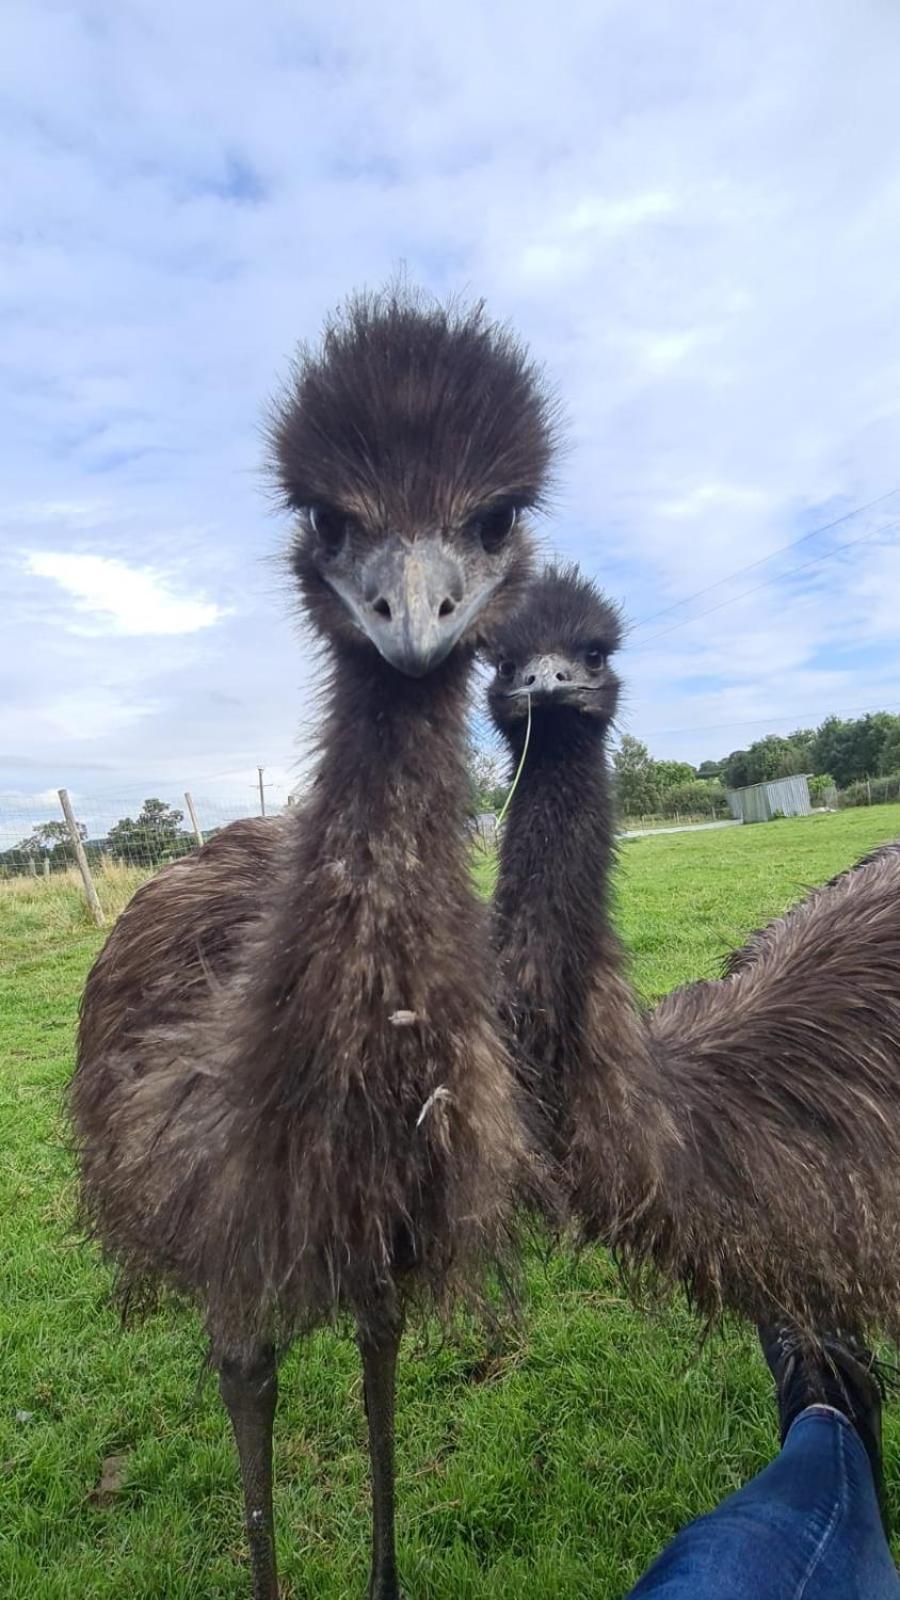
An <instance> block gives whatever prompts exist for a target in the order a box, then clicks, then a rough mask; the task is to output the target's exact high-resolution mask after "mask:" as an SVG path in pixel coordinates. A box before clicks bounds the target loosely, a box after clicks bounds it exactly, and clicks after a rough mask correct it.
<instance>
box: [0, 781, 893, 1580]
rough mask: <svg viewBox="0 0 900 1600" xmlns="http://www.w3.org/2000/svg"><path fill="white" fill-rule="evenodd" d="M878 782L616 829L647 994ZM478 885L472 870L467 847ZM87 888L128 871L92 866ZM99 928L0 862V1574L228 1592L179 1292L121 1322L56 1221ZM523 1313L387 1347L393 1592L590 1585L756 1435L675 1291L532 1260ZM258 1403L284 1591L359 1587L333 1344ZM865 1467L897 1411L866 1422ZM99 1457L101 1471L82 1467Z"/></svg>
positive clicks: (751, 1415) (742, 1386) (769, 896)
mask: <svg viewBox="0 0 900 1600" xmlns="http://www.w3.org/2000/svg"><path fill="white" fill-rule="evenodd" d="M898 835H900V807H887V806H880V807H874V808H872V809H871V810H859V811H849V812H844V813H841V814H838V815H836V816H823V817H814V818H811V819H806V820H803V821H798V822H776V823H770V824H767V825H765V826H760V827H757V828H746V829H734V830H733V831H731V830H729V831H723V832H716V833H698V834H693V835H692V834H681V835H668V836H661V837H659V838H655V839H654V838H651V839H642V840H638V841H632V842H630V843H628V844H627V845H624V846H623V848H622V853H621V860H620V869H619V886H620V887H619V896H618V900H619V905H618V911H619V917H620V922H621V926H622V931H623V933H624V935H625V938H626V939H627V941H628V943H629V945H630V948H631V949H632V950H633V952H634V957H635V960H634V974H635V978H636V981H637V983H638V985H639V987H640V989H641V992H642V993H643V994H644V995H646V996H647V997H652V996H654V995H657V994H660V993H662V992H663V991H664V990H666V989H667V988H669V987H671V986H672V985H673V984H675V983H677V982H680V981H682V980H684V979H687V978H691V977H695V976H706V975H711V974H712V973H714V972H715V970H716V967H717V963H718V960H719V958H720V956H721V954H722V953H723V952H724V951H725V950H726V949H727V948H728V947H729V946H730V945H733V944H734V943H735V942H736V941H738V940H739V939H741V937H742V936H743V935H744V934H745V933H746V932H747V931H748V930H749V929H750V928H751V927H753V926H754V925H756V924H758V923H759V922H760V921H763V920H765V919H766V918H768V917H770V916H771V915H773V914H775V913H777V912H779V911H781V910H783V909H784V908H785V907H786V906H787V905H789V904H790V903H791V901H793V900H794V899H796V898H797V897H798V896H799V895H800V894H801V893H802V892H803V889H804V888H805V887H806V886H807V885H809V884H813V883H817V882H821V881H822V879H824V878H826V877H827V876H829V875H830V874H831V873H832V872H834V871H837V870H838V869H840V868H841V867H843V866H845V865H847V864H848V863H849V862H851V861H852V860H853V859H854V858H855V857H856V856H858V855H860V854H861V853H863V852H864V851H865V850H866V849H868V848H870V847H871V846H872V845H873V844H875V843H878V842H880V841H882V840H884V839H886V838H888V837H893V836H898ZM479 872H480V876H481V878H482V881H485V882H486V881H487V880H488V879H489V876H490V871H489V865H488V864H487V863H484V862H482V863H481V865H480V868H479ZM99 887H100V892H101V897H102V898H104V901H105V904H106V906H107V909H108V910H109V911H110V912H114V911H115V909H116V908H117V907H118V906H119V905H121V903H122V901H123V898H124V896H125V895H126V893H127V892H129V890H130V888H131V887H132V885H131V884H130V883H129V882H127V881H123V880H122V878H121V877H112V878H110V879H109V881H106V882H101V884H100V886H99ZM101 937H102V936H101V935H100V934H98V933H97V932H96V930H93V929H92V928H91V927H90V926H89V924H88V922H87V919H86V915H85V912H84V909H83V906H82V903H81V900H80V897H79V892H78V889H77V886H76V885H74V884H71V885H69V884H67V885H63V886H60V885H59V884H57V883H54V882H52V881H51V884H50V885H49V886H48V885H45V883H44V882H43V881H42V880H39V879H38V880H34V879H32V880H20V881H19V882H17V883H14V884H7V885H0V1219H2V1221H0V1595H3V1596H4V1597H9V1600H25V1597H26V1596H27V1597H28V1600H82V1597H86V1600H113V1597H116V1600H120V1597H122V1596H123V1595H125V1596H128V1597H129V1600H151V1597H152V1600H187V1597H189V1596H190V1597H192V1600H194V1597H206V1596H241V1597H245V1596H246V1593H247V1573H246V1567H245V1564H244V1550H243V1540H242V1534H241V1509H240V1499H239V1494H238V1486H237V1475H236V1469H235V1463H234V1460H233V1456H232V1449H231V1442H230V1437H229V1434H228V1431H227V1424H226V1419H225V1416H224V1413H223V1411H222V1410H221V1408H220V1406H219V1402H218V1399H217V1397H216V1394H215V1390H214V1386H213V1385H212V1384H211V1383H207V1384H205V1385H203V1384H201V1383H200V1381H199V1380H200V1377H201V1371H202V1363H203V1353H204V1352H203V1346H202V1342H201V1339H200V1335H199V1332H198V1328H197V1325H196V1323H195V1321H194V1320H193V1319H192V1317H191V1316H190V1315H188V1314H186V1313H179V1312H176V1311H172V1310H169V1311H166V1312H161V1313H159V1314H157V1315H155V1316H154V1317H152V1318H151V1319H150V1320H149V1321H147V1322H146V1323H145V1324H144V1325H143V1326H142V1327H140V1328H139V1329H137V1330H136V1331H133V1332H128V1333H122V1332H121V1331H120V1329H119V1327H118V1324H117V1321H116V1318H115V1316H114V1314H113V1312H112V1310H111V1309H110V1307H109V1305H108V1300H107V1296H108V1280H107V1276H106V1273H105V1271H104V1270H103V1268H102V1267H101V1266H100V1265H99V1264H98V1262H97V1260H96V1258H95V1255H94V1254H93V1252H92V1251H91V1249H89V1248H85V1247H83V1246H81V1245H80V1244H79V1243H78V1242H77V1241H75V1240H74V1239H73V1238H72V1236H71V1234H70V1232H69V1224H70V1218H71V1206H72V1171H71V1166H70V1162H69V1160H68V1157H67V1155H66V1153H65V1149H64V1143H63V1129H62V1123H61V1118H60V1100H61V1091H62V1089H63V1086H64V1084H65V1083H66V1081H67V1079H68V1076H69V1074H70V1072H71V1068H72V1045H73V1030H74V1025H75V1015H76V1006H77V1002H78V995H79V991H80V988H81V985H82V983H83V980H84V975H85V972H86V970H87V967H88V965H89V962H90V960H91V958H92V956H93V954H94V952H95V951H96V950H97V949H98V947H99V944H100V942H101ZM529 1276H530V1284H531V1297H530V1303H529V1306H528V1315H527V1321H526V1323H525V1325H524V1327H523V1328H522V1329H520V1330H518V1331H511V1332H509V1333H508V1334H507V1335H506V1336H505V1337H503V1338H502V1339H500V1340H496V1339H495V1340H494V1342H493V1343H492V1344H491V1345H490V1347H488V1346H487V1345H486V1342H485V1339H484V1338H483V1336H482V1335H481V1334H480V1333H479V1332H478V1331H477V1330H476V1329H467V1330H464V1331H463V1332H461V1333H459V1334H458V1335H454V1337H452V1338H451V1339H449V1340H447V1341H446V1342H445V1343H443V1344H442V1345H439V1344H438V1342H437V1340H436V1339H434V1340H433V1341H432V1344H431V1347H430V1348H425V1347H423V1346H422V1345H421V1344H417V1343H416V1341H415V1340H414V1339H411V1340H409V1341H408V1343H407V1346H406V1359H405V1361H404V1362H403V1365H402V1372H401V1377H400V1391H399V1415H398V1457H399V1462H398V1464H399V1500H400V1512H399V1539H400V1556H401V1566H402V1571H403V1577H404V1582H405V1586H406V1589H407V1592H408V1594H409V1596H410V1600H469V1597H472V1600H474V1597H475V1596H484V1597H486V1600H522V1597H524V1596H529V1597H534V1600H543V1597H544V1596H546V1597H547V1600H550V1597H551V1596H552V1597H554V1600H575V1597H578V1600H588V1597H590V1600H608V1597H609V1600H612V1597H616V1596H620V1595H622V1594H623V1593H624V1592H625V1591H626V1590H627V1588H628V1587H629V1584H630V1583H631V1582H633V1581H634V1579H635V1578H636V1577H637V1576H638V1574H639V1573H640V1572H641V1571H642V1569H643V1568H644V1567H645V1566H646V1565H647V1563H648V1562H649V1561H650V1560H651V1558H652V1557H653V1555H654V1554H655V1553H656V1552H657V1551H658V1550H659V1548H660V1546H661V1545H662V1544H663V1543H664V1542H665V1541H666V1540H667V1539H668V1538H669V1537H670V1536H671V1534H672V1533H674V1531H675V1530H676V1529H677V1528H678V1527H679V1526H680V1525H681V1524H682V1523H683V1522H684V1521H685V1520H686V1519H687V1518H689V1517H691V1516H693V1515H695V1514H697V1513H698V1512H701V1511H703V1510H706V1509H708V1508H709V1507H711V1506H712V1505H713V1504H715V1502H716V1501H717V1500H718V1499H719V1498H721V1496H722V1495H724V1494H726V1493H727V1492H728V1491H730V1490H731V1489H733V1488H735V1487H736V1486H737V1485H738V1484H739V1483H741V1482H742V1481H743V1480H744V1479H745V1478H746V1477H747V1476H748V1475H749V1474H751V1473H753V1472H754V1471H756V1470H757V1469H758V1468H759V1467H760V1466H761V1465H762V1463H763V1462H764V1461H765V1460H766V1459H767V1458H768V1457H769V1456H770V1455H771V1454H772V1452H773V1450H774V1447H775V1426H774V1410H773V1406H772V1402H771V1396H770V1385H769V1381H768V1377H767V1375H766V1373H765V1371H764V1369H763V1367H762V1363H761V1360H760V1359H759V1357H758V1355H757V1354H756V1351H755V1348H754V1343H753V1340H752V1338H751V1337H750V1336H749V1335H748V1334H747V1333H746V1332H743V1331H740V1330H729V1331H728V1332H727V1333H725V1334H722V1335H718V1336H716V1337H715V1338H714V1339H713V1340H711V1341H710V1343H709V1344H708V1345H707V1346H706V1348H705V1349H704V1350H703V1351H702V1352H701V1353H699V1354H698V1352H697V1348H696V1330H695V1328H694V1325H693V1324H692V1323H691V1321H690V1320H689V1318H688V1316H687V1315H686V1313H685V1312H684V1311H683V1310H682V1309H681V1308H680V1307H674V1308H673V1309H672V1310H671V1311H669V1312H667V1313H666V1315H665V1316H664V1317H661V1318H655V1319H653V1318H650V1317H648V1316H644V1315H642V1314H639V1313H638V1312H636V1311H634V1310H632V1309H631V1308H630V1307H629V1305H628V1304H627V1303H626V1302H625V1300H624V1299H623V1297H622V1295H621V1292H620V1289H619V1285H618V1283H617V1281H616V1278H615V1276H614V1275H613V1273H612V1271H611V1270H610V1267H609V1265H608V1263H607V1262H606V1261H605V1259H604V1258H603V1257H602V1256H600V1255H596V1254H595V1255H589V1256H586V1257H585V1258H583V1259H582V1260H581V1261H580V1262H578V1263H572V1262H571V1261H567V1260H562V1259H559V1258H553V1259H551V1260H550V1261H549V1262H547V1263H541V1262H538V1261H535V1262H534V1263H533V1264H532V1267H531V1269H530V1274H529ZM281 1393H282V1401H281V1406H280V1410H279V1417H278V1422H277V1438H276V1449H277V1468H276V1470H277V1504H278V1528H279V1544H280V1558H281V1565H282V1571H283V1576H284V1593H285V1596H292V1597H293V1600H300V1597H301V1596H308V1597H315V1600H347V1597H348V1596H354V1595H359V1596H361V1595H362V1593H363V1588H364V1578H365V1572H366V1563H367V1539H368V1531H369V1521H368V1507H367V1500H366V1476H365V1469H364V1454H363V1447H364V1437H365V1435H364V1423H363V1415H362V1407H361V1400H360V1382H359V1373H358V1370H357V1361H356V1357H355V1352H354V1349H353V1348H352V1346H351V1345H350V1344H349V1343H347V1342H346V1341H340V1340H338V1339H336V1338H334V1337H333V1336H329V1335H322V1336H320V1337H317V1338H316V1339H315V1340H314V1341H313V1342H311V1343H310V1344H307V1345H306V1346H304V1347H303V1348H302V1349H299V1350H295V1351H294V1352H293V1353H292V1354H291V1356H290V1357H289V1358H288V1359H287V1361H286V1362H285V1365H284V1368H283V1372H282V1379H281ZM886 1433H887V1453H888V1472H889V1491H890V1490H891V1489H892V1490H893V1499H894V1503H895V1504H896V1503H897V1502H898V1501H900V1429H898V1428H897V1426H896V1424H895V1421H894V1419H893V1417H892V1416H891V1414H890V1411H889V1413H888V1417H887V1426H886ZM112 1455H116V1456H118V1457H120V1458H122V1459H121V1460H120V1462H119V1470H118V1472H117V1473H115V1474H114V1476H115V1477H117V1478H118V1479H119V1480H120V1481H119V1482H118V1484H117V1485H116V1486H115V1487H113V1488H111V1489H110V1490H109V1492H108V1493H106V1494H101V1495H98V1493H97V1487H98V1483H99V1479H100V1476H101V1469H102V1464H103V1462H104V1460H105V1459H107V1458H108V1457H110V1456H112Z"/></svg>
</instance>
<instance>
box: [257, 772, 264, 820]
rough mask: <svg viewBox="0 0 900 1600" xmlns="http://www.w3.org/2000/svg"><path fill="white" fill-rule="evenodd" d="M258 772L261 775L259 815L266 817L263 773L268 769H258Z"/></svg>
mask: <svg viewBox="0 0 900 1600" xmlns="http://www.w3.org/2000/svg"><path fill="white" fill-rule="evenodd" d="M256 770H257V772H258V773H259V814H260V816H261V817H264V816H265V814H266V786H265V784H264V783H263V773H264V772H265V770H266V769H265V767H257V769H256Z"/></svg>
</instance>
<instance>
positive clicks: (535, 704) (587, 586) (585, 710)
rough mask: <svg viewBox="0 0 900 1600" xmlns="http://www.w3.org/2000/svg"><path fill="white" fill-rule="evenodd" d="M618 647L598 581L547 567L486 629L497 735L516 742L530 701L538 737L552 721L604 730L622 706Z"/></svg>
mask: <svg viewBox="0 0 900 1600" xmlns="http://www.w3.org/2000/svg"><path fill="white" fill-rule="evenodd" d="M621 642H622V618H621V615H620V612H619V610H618V607H617V606H616V605H615V604H614V603H613V602H612V601H611V600H609V599H608V598H607V596H606V595H605V594H603V593H602V591H601V590H600V589H598V588H597V586H596V585H595V584H593V583H591V582H590V580H589V579H587V578H584V577H582V575H581V573H580V572H579V570H578V568H577V567H576V566H574V565H573V566H568V567H556V566H550V567H547V568H545V570H544V572H543V573H542V574H541V575H540V576H539V577H537V578H535V579H534V580H533V582H531V583H530V584H529V585H528V587H527V589H526V591H525V595H524V599H523V602H522V604H521V605H520V606H519V608H518V610H516V611H515V612H514V613H513V614H512V615H511V616H510V617H508V618H506V619H505V620H504V621H502V622H500V623H499V624H498V625H497V626H496V627H495V628H494V629H493V630H492V631H491V635H490V639H489V657H488V658H489V660H490V662H491V663H492V665H493V667H494V677H493V679H492V681H491V683H490V686H489V688H488V706H489V709H490V713H491V717H492V719H493V722H494V726H495V727H496V728H497V730H498V732H500V733H501V734H502V735H503V737H504V738H505V739H506V740H507V742H508V743H510V744H511V745H513V747H516V746H517V745H520V744H521V742H522V740H523V739H524V737H525V726H526V720H527V716H528V707H529V702H530V705H531V715H532V723H533V728H534V731H535V732H536V733H537V734H538V735H540V732H541V730H542V728H544V727H545V725H547V724H549V723H551V722H552V724H553V727H554V729H555V730H557V731H560V730H564V729H566V728H569V729H571V731H572V732H573V733H577V732H578V731H579V730H584V729H585V727H586V726H591V727H593V728H594V729H595V730H596V731H599V732H605V731H606V729H607V728H608V726H609V724H610V722H611V721H612V719H613V717H614V716H615V714H616V707H617V705H618V701H619V679H618V677H617V676H616V673H615V672H614V671H613V669H612V667H611V666H610V657H611V656H612V655H613V654H614V652H615V651H616V650H618V648H619V646H620V644H621Z"/></svg>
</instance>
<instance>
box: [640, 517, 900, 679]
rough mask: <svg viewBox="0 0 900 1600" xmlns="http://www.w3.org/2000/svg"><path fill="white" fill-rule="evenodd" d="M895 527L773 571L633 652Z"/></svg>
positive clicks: (664, 630) (655, 635)
mask: <svg viewBox="0 0 900 1600" xmlns="http://www.w3.org/2000/svg"><path fill="white" fill-rule="evenodd" d="M897 528H900V522H893V523H889V524H888V526H887V527H886V528H873V529H872V531H871V532H870V533H863V534H860V536H859V538H858V539H848V540H846V542H845V543H844V544H838V545H835V546H834V548H833V549H832V550H823V551H822V553H821V554H820V555H818V556H813V558H812V560H811V561H801V563H800V565H799V566H798V567H788V569H787V571H786V572H774V573H773V574H772V576H771V577H770V578H763V581H762V583H755V584H754V585H753V587H752V588H751V589H742V590H741V592H740V594H733V595H730V596H729V597H728V599H727V600H720V601H719V603H718V605H714V606H707V608H706V610H705V611H697V612H695V614H694V615H693V616H692V617H683V618H682V620H681V621H680V622H673V623H672V626H671V627H670V628H660V630H659V633H651V635H650V637H649V639H642V640H641V641H640V643H639V644H638V645H637V648H636V651H635V653H636V654H638V653H640V651H641V650H645V649H646V647H647V645H649V644H653V643H655V641H656V640H657V639H664V638H666V636H667V635H668V634H670V633H677V631H678V629H679V628H688V627H690V625H691V623H693V622H699V621H700V620H701V618H702V617H711V616H712V614H713V612H714V611H723V610H724V609H725V607H726V606H733V605H736V604H737V602H738V600H746V599H747V598H748V596H749V595H751V594H758V593H759V591H760V589H767V588H768V587H769V585H770V584H772V583H780V582H781V580H782V579H783V578H793V577H796V575H797V573H798V572H806V571H808V569H809V568H810V567H817V566H819V564H820V563H821V562H823V561H830V560H831V559H832V557H834V556H839V555H840V554H841V553H842V551H844V550H852V548H853V546H854V545H858V544H867V543H868V542H869V540H870V539H874V538H876V537H877V536H878V535H879V534H882V533H894V532H895V531H896V530H897Z"/></svg>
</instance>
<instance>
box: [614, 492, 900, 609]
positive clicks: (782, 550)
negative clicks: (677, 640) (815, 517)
mask: <svg viewBox="0 0 900 1600" xmlns="http://www.w3.org/2000/svg"><path fill="white" fill-rule="evenodd" d="M897 493H900V485H898V487H897V488H896V489H889V490H888V492H887V494H880V495H877V496H876V498H875V499H874V500H867V501H865V503H864V504H863V505H860V506H854V508H853V510H852V511H845V512H844V514H843V516H840V517H835V519H834V521H833V522H823V523H822V525H821V527H819V528H813V529H812V531H811V532H810V533H804V534H803V535H802V536H801V538H799V539H792V540H791V542H790V544H783V545H781V546H780V547H779V549H777V550H772V551H770V552H769V554H768V555H767V556H760V558H759V560H758V561H750V562H748V564H747V566H745V567H736V568H735V569H734V571H733V572H727V573H726V574H725V577H724V578H717V579H716V581H715V583H707V584H706V585H705V586H704V587H703V588H702V589H695V590H694V593H693V594H686V595H685V596H684V598H683V599H682V600H673V601H672V604H671V605H669V606H662V607H661V609H660V610H659V611H651V612H650V614H649V616H646V617H641V619H640V621H639V622H633V623H632V624H631V627H632V630H633V629H635V628H644V627H646V625H647V623H648V622H655V621H656V619H657V617H667V616H668V615H669V613H670V612H672V611H678V610H680V608H681V607H682V606H689V605H690V604H691V602H692V601H694V600H700V599H702V597H703V595H705V594H711V593H712V591H713V589H721V587H722V585H723V584H725V583H731V582H732V580H733V579H734V578H742V577H743V575H744V573H745V572H755V571H756V569H757V568H758V567H764V566H765V565H766V562H767V561H774V560H775V558H776V556H783V555H786V554H787V552H788V550H796V549H797V547H798V546H799V545H801V544H808V543H809V541H810V539H818V538H820V537H821V535H822V534H823V533H831V532H832V530H833V529H834V528H839V527H840V526H841V524H842V523H844V522H849V521H850V520H851V519H852V518H853V517H859V516H861V515H862V513H863V512H864V511H871V510H872V507H873V506H880V505H883V503H884V501H885V500H891V499H893V497H894V495H895V494H897ZM703 614H704V613H701V615H703Z"/></svg>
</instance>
